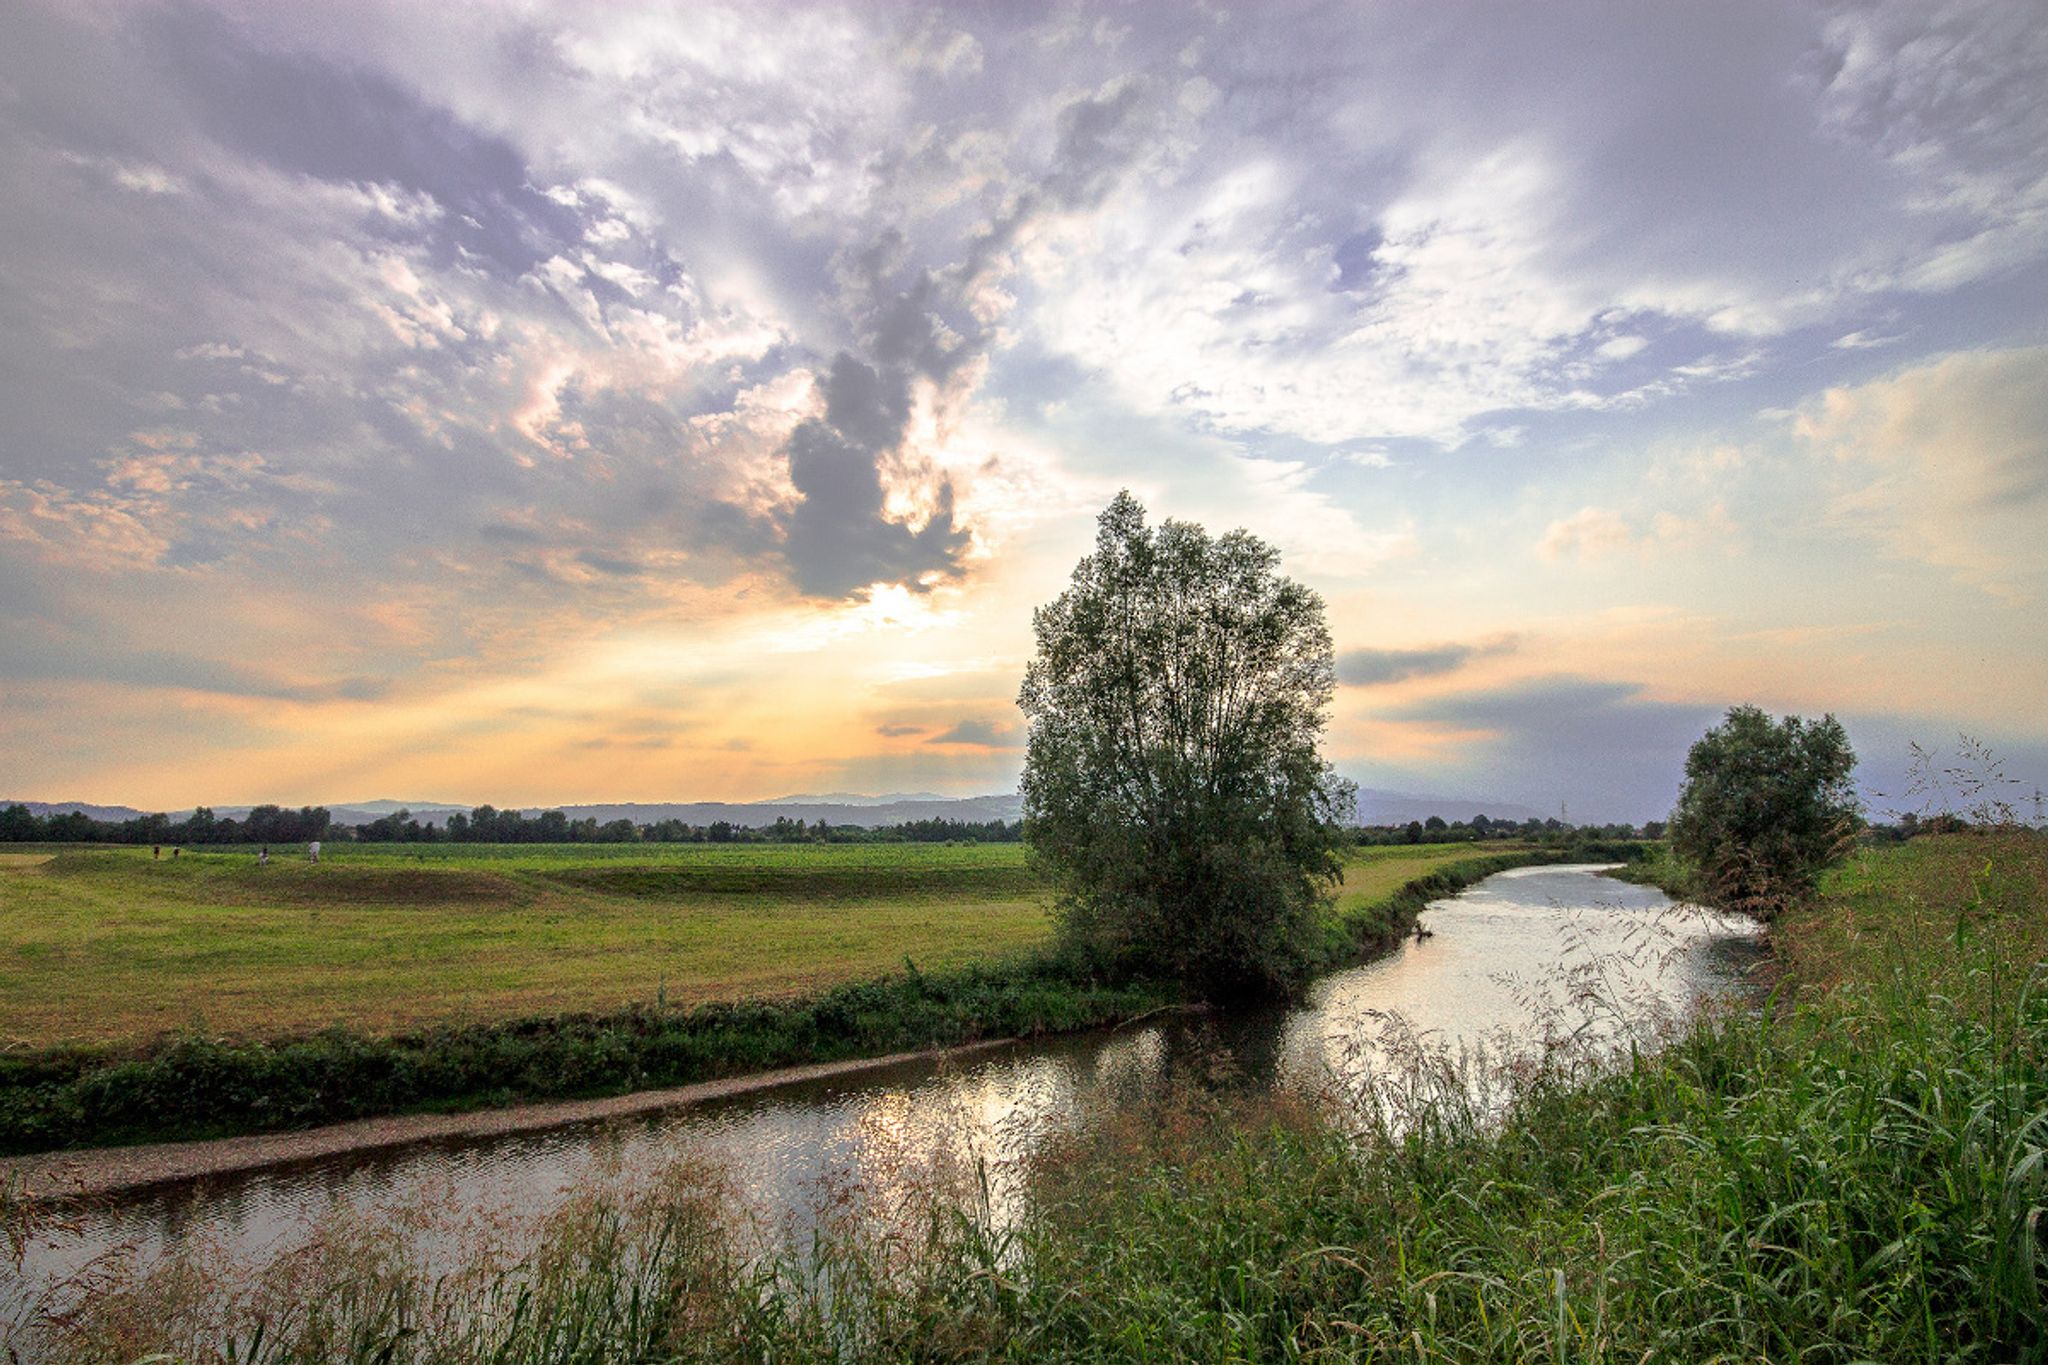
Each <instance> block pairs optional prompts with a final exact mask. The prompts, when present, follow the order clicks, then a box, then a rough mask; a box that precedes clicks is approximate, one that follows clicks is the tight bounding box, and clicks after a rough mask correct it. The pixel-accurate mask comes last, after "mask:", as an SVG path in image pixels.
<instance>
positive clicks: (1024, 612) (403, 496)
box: [0, 0, 2048, 820]
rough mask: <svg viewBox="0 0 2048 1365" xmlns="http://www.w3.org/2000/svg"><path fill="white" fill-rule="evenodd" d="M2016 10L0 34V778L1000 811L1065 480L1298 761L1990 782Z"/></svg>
mask: <svg viewBox="0 0 2048 1365" xmlns="http://www.w3.org/2000/svg"><path fill="white" fill-rule="evenodd" d="M2041 18H2042V15H2041V9H2040V5H2039V0H1949V2H1944V3H1931V2H1930V0H1902V2H1901V3H1873V4H1800V3H1791V2H1790V0H1786V2H1783V3H1748V2H1746V0H1726V2H1724V3H1715V4H1711V5H1705V4H1694V3H1648V4H1631V5H1614V4H1604V3H1603V4H1574V3H1559V4H1545V5H1528V4H1524V3H1509V2H1508V0H1501V2H1500V3H1494V4H1484V3H1472V4H1458V5H1444V4H1440V3H1436V2H1435V0H1376V2H1374V3H1347V4H1341V5H1328V6H1323V5H1291V4H1281V3H1259V4H1255V5H1254V4H1244V5H1238V6H1216V5H1209V6H1203V5H1165V4H1143V5H1139V4H1093V5H1060V4H1055V5H1023V4H1008V3H1004V4H994V3H991V4H985V5H924V6H917V5H911V4H860V5H847V6H840V7H830V6H809V5H801V6H800V5H783V4H774V5H771V4H765V3H764V4H753V5H736V6H723V5H718V4H713V3H698V2H695V0H693V2H692V3H689V4H675V5H647V4H634V3H611V4H605V5H587V4H567V3H548V2H547V0H506V2H505V3H475V2H471V3H447V4H434V5H418V4H412V3H374V2H373V0H362V2H361V3H350V4H346V5H342V4H323V3H290V4H286V3H281V2H279V3H269V4H237V3H223V4H212V5H209V4H201V3H174V4H151V3H128V4H111V3H101V2H100V0H62V2H61V3H55V2H54V0H53V2H51V3H45V2H44V0H16V3H14V4H12V5H10V6H9V13H8V19H7V25H6V26H7V30H8V38H7V41H6V42H5V44H4V45H0V796H6V797H10V798H37V799H45V800H59V799H64V800H69V799H78V800H92V801H101V802H109V803H124V804H129V805H136V806H142V807H146V808H151V809H159V808H178V807H189V806H190V805H192V804H194V803H196V802H208V803H221V804H228V803H235V802H242V803H246V802H254V801H277V802H282V803H287V804H294V805H296V804H300V803H303V802H310V801H343V800H362V799H368V798H371V797H380V796H389V797H400V798H412V799H435V800H448V801H457V802H484V801H490V802H494V803H497V804H501V805H503V804H528V805H533V804H556V803H569V802H578V801H597V800H606V801H612V800H645V801H660V800H688V799H756V798H767V797H773V796H777V795H781V794H785V793H793V792H819V791H865V792H880V791H900V790H931V791H939V792H945V793H952V794H958V795H965V794H971V793H980V792H995V791H1007V790H1011V789H1012V788H1013V787H1014V784H1015V781H1016V777H1017V774H1018V771H1019V769H1020V766H1021V761H1022V742H1023V722H1022V718H1021V716H1020V714H1019V713H1018V711H1017V709H1016V705H1015V699H1016V692H1017V687H1018V684H1019V682H1020V681H1021V677H1022V674H1023V669H1024V665H1025V663H1026V661H1027V660H1028V659H1029V657H1030V654H1031V650H1032V644H1033V641H1032V634H1031V613H1032V610H1033V608H1034V607H1035V606H1037V605H1039V604H1042V603H1044V602H1046V601H1048V600H1050V599H1051V598H1052V597H1054V596H1056V595H1057V594H1058V593H1059V592H1060V591H1061V589H1062V588H1063V587H1064V585H1065V583H1066V581H1067V576H1068V574H1069V573H1070V572H1071V570H1072V567H1073V564H1074V562H1075V561H1076V559H1078V558H1079V557H1080V556H1081V555H1082V554H1084V553H1085V552H1086V551H1087V549H1088V547H1089V544H1090V542H1091V540H1092V536H1093V530H1094V524H1093V523H1094V517H1095V515H1096V514H1097V513H1098V512H1099V511H1100V510H1101V508H1102V507H1103V506H1104V505H1105V504H1106V503H1107V502H1108V501H1109V499H1110V498H1111V497H1112V496H1114V494H1115V492H1116V491H1117V490H1118V489H1119V488H1126V487H1127V488H1129V489H1131V490H1132V491H1133V492H1134V493H1135V494H1136V495H1137V496H1138V497H1139V498H1140V499H1141V500H1142V501H1143V502H1144V503H1145V505H1146V507H1147V508H1148V510H1149V512H1150V513H1151V514H1152V515H1153V516H1154V517H1158V518H1164V517H1174V518H1182V519H1188V520H1193V521H1197V522H1200V523H1202V524H1203V525H1205V526H1207V527H1209V528H1210V529H1211V530H1212V531H1216V532H1221V531H1223V530H1225V529H1229V528H1232V527H1236V526H1243V527H1246V528H1248V529H1249V530H1251V531H1252V532H1254V533H1255V534H1257V535H1259V536H1261V537H1264V538H1265V539H1267V540H1269V541H1271V542H1272V543H1273V544H1274V545H1276V546H1277V547H1279V549H1280V550H1281V552H1282V557H1283V565H1284V567H1285V570H1286V571H1287V572H1288V573H1290V574H1291V575H1293V576H1296V577H1298V578H1300V579H1302V580H1304V581H1306V582H1307V583H1309V584H1311V585H1312V586H1314V587H1315V588H1316V589H1317V590H1318V591H1320V592H1321V593H1322V594H1323V596H1324V598H1325V600H1326V602H1327V604H1328V610H1329V617H1330V624H1331V629H1332V632H1333V634H1334V637H1335V640H1336V645H1337V650H1338V673H1339V677H1340V679H1341V682H1342V686H1341V687H1340V689H1339V692H1338V696H1337V700H1336V702H1335V705H1334V707H1333V710H1332V715H1331V720H1330V729H1329V736H1328V745H1327V754H1328V756H1329V757H1330V759H1331V760H1332V761H1333V762H1334V763H1335V765H1336V766H1337V768H1338V769H1339V770H1340V771H1342V772H1343V773H1345V774H1347V775H1349V776H1351V777H1353V778H1355V779H1357V780H1359V781H1361V782H1364V783H1366V784H1367V785H1370V786H1376V787H1382V788H1391V789H1395V790H1403V791H1416V792H1430V793H1450V794H1458V795H1472V796H1483V797H1487V798H1490V799H1494V800H1499V801H1514V802H1519V803H1523V804H1526V805H1530V806H1533V807H1535V808H1537V809H1541V810H1544V811H1546V812H1547V811H1550V810H1553V809H1558V808H1562V809H1564V810H1565V812H1566V814H1567V815H1568V816H1569V817H1570V818H1573V819H1596V820H1644V819H1651V818H1656V817H1658V816H1661V815H1662V814H1664V813H1665V812H1666V811H1668V809H1669V807H1670V803H1671V799H1672V797H1673V795H1674V794H1675V792H1676V789H1677V785H1678V782H1679V779H1680V775H1681V769H1682V765H1683V761H1684V754H1685V749H1686V746H1687V745H1688V744H1689V743H1690V742H1691V741H1692V740H1693V739H1695V738H1697V737H1698V736H1699V734H1700V733H1701V732H1702V731H1703V730H1704V729H1706V728H1707V727H1708V726H1709V725H1711V724H1713V723H1714V721H1715V719H1716V718H1717V717H1718V716H1719V715H1720V714H1722V713H1723V712H1724V711H1725V709H1726V708H1727V707H1728V706H1730V705H1733V704H1737V703H1754V704H1757V705H1760V706H1763V707H1765V708H1767V709H1769V710H1772V711H1774V712H1779V713H1800V714H1809V715H1812V714H1818V713H1821V712H1824V711H1828V712H1834V713H1836V714H1837V715H1839V716H1841V717H1842V718H1843V720H1844V722H1845V724H1846V725H1847V726H1848V728H1849V732H1850V735H1851V738H1852V740H1853V741H1854V742H1855V743H1856V746H1857V748H1858V752H1859V753H1860V754H1861V755H1862V757H1863V760H1864V766H1863V770H1862V771H1863V774H1864V781H1865V785H1866V788H1867V790H1868V791H1869V793H1870V795H1871V800H1872V804H1873V809H1875V810H1879V811H1882V810H1884V809H1886V808H1887V806H1888V804H1889V805H1891V806H1898V803H1899V801H1900V799H1901V798H1902V795H1903V787H1904V783H1905V780H1906V779H1905V777H1904V775H1903V770H1904V768H1905V766H1906V763H1907V759H1908V755H1909V753H1910V747H1909V746H1911V745H1912V744H1914V743H1919V744H1922V745H1925V746H1929V747H1931V748H1934V749H1936V750H1940V751H1946V750H1947V749H1950V748H1952V747H1953V746H1954V745H1955V744H1956V742H1957V737H1958V735H1968V736H1972V737H1975V738H1977V739H1979V740H1981V741H1983V742H1985V743H1986V744H1988V745H1990V746H1991V748H1992V749H1993V750H1994V751H1995V752H1996V753H1997V754H1998V755H2000V757H2001V760H2002V762H2003V765H2004V771H2005V773H2006V775H2007V776H2008V777H2010V778H2012V779H2014V780H2015V781H2016V782H2018V783H2019V784H2021V785H2020V788H2017V789H2016V790H2024V791H2026V792H2031V790H2032V788H2033V786H2034V784H2036V783H2040V784H2048V707H2044V706H2043V705H2042V701H2043V698H2044V697H2048V626H2044V620H2048V614H2044V607H2048V600H2044V598H2048V94H2044V92H2048V23H2043V22H2041ZM1899 808H1903V806H1899Z"/></svg>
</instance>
